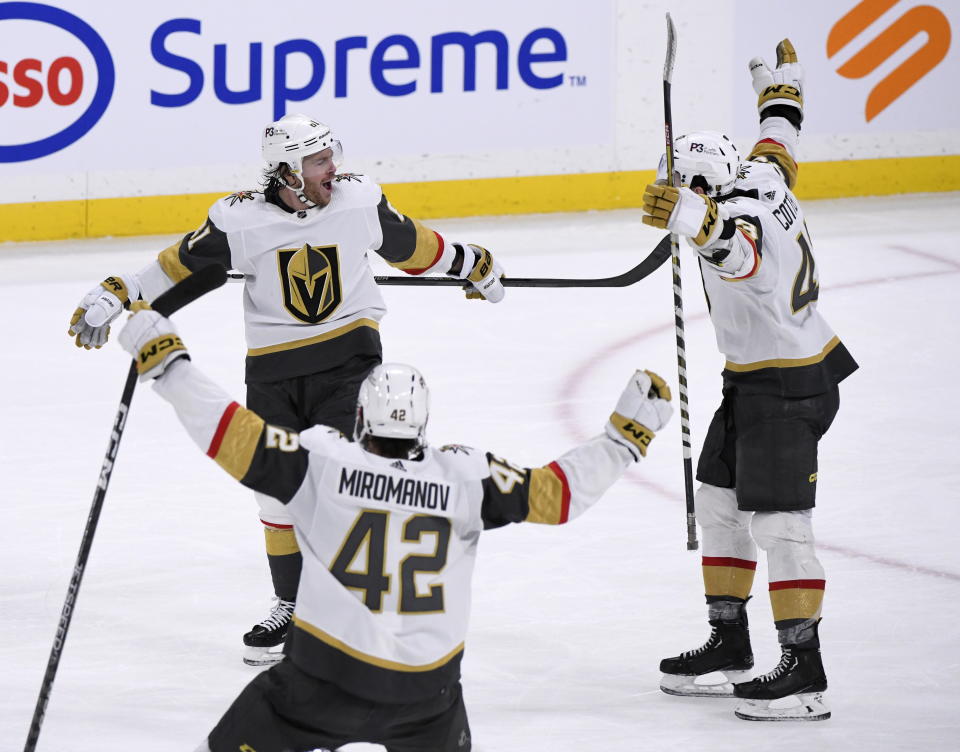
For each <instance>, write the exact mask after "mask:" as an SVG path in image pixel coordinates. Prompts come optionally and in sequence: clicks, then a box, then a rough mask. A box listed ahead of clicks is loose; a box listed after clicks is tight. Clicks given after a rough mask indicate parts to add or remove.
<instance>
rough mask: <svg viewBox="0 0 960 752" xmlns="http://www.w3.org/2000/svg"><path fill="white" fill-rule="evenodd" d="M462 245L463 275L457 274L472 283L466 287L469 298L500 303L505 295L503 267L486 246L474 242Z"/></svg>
mask: <svg viewBox="0 0 960 752" xmlns="http://www.w3.org/2000/svg"><path fill="white" fill-rule="evenodd" d="M462 247H463V252H464V257H465V258H464V263H463V267H462V268H463V272H462V276H460V275H457V276H460V278H461V279H463V280H466V281H467V282H469V283H470V284H468V285H467V286H466V287H465V288H464V289H465V290H466V291H467V298H468V299H470V300H484V299H485V300H489V301H490V302H491V303H499V302H500V301H501V300H503V295H504V289H503V283H502V282H501V281H500V278H501V277H502V276H503V268H502V267H501V266H500V264H499V263H497V262H496V261H495V260H494V258H493V254H492V253H490V251H488V250H487V249H486V248H482V247H481V246H479V245H473V244H472V243H465V244H464V245H463V246H462ZM471 255H472V259H471Z"/></svg>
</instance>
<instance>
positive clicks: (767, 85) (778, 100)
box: [749, 39, 803, 120]
mask: <svg viewBox="0 0 960 752" xmlns="http://www.w3.org/2000/svg"><path fill="white" fill-rule="evenodd" d="M749 67H750V75H751V76H752V77H753V90H754V91H755V92H757V97H758V99H757V109H758V110H759V111H760V114H761V115H763V112H764V110H766V109H767V108H768V107H773V106H774V105H786V106H788V107H793V108H796V110H798V111H799V113H800V119H801V120H802V119H803V66H802V65H800V63H799V62H797V52H796V50H794V49H793V44H792V43H791V42H790V40H789V39H784V40H783V41H782V42H780V44H778V45H777V67H776V68H775V69H774V70H770V68H769V67H768V66H767V63H766V61H765V60H764V59H763V58H762V57H755V58H753V60H751V61H750V63H749Z"/></svg>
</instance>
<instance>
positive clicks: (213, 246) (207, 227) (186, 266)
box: [157, 217, 231, 282]
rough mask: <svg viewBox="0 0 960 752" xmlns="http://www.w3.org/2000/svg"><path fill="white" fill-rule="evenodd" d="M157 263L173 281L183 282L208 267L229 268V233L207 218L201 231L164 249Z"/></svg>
mask: <svg viewBox="0 0 960 752" xmlns="http://www.w3.org/2000/svg"><path fill="white" fill-rule="evenodd" d="M157 261H158V262H159V263H160V268H161V269H163V271H164V273H165V274H166V275H167V276H168V277H170V279H172V280H173V281H174V282H180V281H182V280H183V279H185V278H186V277H189V276H190V275H191V274H192V273H193V272H195V271H197V270H199V269H202V268H203V267H204V266H208V265H209V264H220V265H221V266H222V267H224V268H225V269H230V268H231V260H230V243H229V242H228V241H227V234H226V233H225V232H223V230H221V229H220V228H219V227H217V226H216V225H215V224H214V223H213V222H212V221H211V220H210V218H209V217H207V220H206V222H204V223H203V224H202V225H201V226H200V228H199V229H197V230H195V231H194V232H191V233H190V234H188V235H184V236H183V238H182V239H181V240H179V241H178V242H176V243H174V244H173V245H171V246H170V247H169V248H165V249H164V250H162V251H161V252H160V255H159V256H157Z"/></svg>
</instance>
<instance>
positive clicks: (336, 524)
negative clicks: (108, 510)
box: [155, 361, 632, 702]
mask: <svg viewBox="0 0 960 752" xmlns="http://www.w3.org/2000/svg"><path fill="white" fill-rule="evenodd" d="M155 389H156V390H157V392H158V393H159V394H160V395H161V396H163V397H164V399H166V400H167V401H169V402H170V403H172V404H173V406H174V407H175V408H176V410H177V413H178V415H179V417H180V420H181V421H182V422H183V423H184V425H185V427H186V428H187V430H188V432H189V433H190V435H191V437H192V438H193V439H194V440H195V441H196V442H197V444H198V445H199V446H200V447H201V448H202V449H203V450H205V451H206V452H207V454H208V455H209V456H210V457H212V458H213V459H215V460H216V461H217V463H219V464H220V465H221V466H222V467H223V468H224V469H226V470H227V471H228V472H229V473H230V474H231V475H232V476H233V477H234V478H236V479H238V480H240V481H241V482H242V483H243V484H244V485H246V486H248V487H250V488H253V489H255V490H258V491H261V492H263V493H266V494H269V495H271V496H273V497H275V498H277V499H279V500H280V501H281V502H283V503H284V504H286V505H287V508H288V510H289V511H290V514H291V516H292V518H293V520H294V527H295V530H296V534H297V540H298V542H299V545H300V550H301V553H302V555H303V569H302V574H301V580H300V589H299V592H298V596H297V605H296V612H295V614H294V620H293V623H294V627H293V628H292V629H291V634H290V636H288V638H287V643H286V647H285V650H286V652H287V654H288V655H289V657H290V658H291V660H293V661H294V662H295V663H296V664H297V665H298V666H299V667H300V668H302V669H303V670H304V671H306V672H307V673H310V674H312V675H314V676H317V677H320V678H322V679H325V680H327V681H330V682H333V683H335V684H337V685H338V686H340V687H342V688H343V689H344V690H346V691H348V692H350V693H352V694H355V695H358V696H360V697H366V698H369V699H372V700H376V701H379V702H411V701H415V700H417V699H420V698H426V697H430V696H435V695H436V694H437V693H438V692H440V690H441V689H442V688H444V687H446V686H448V685H449V684H450V683H451V682H453V681H456V680H457V679H458V678H459V675H460V660H461V657H462V655H463V649H464V638H465V636H466V632H467V623H468V619H469V613H470V600H471V578H472V575H473V565H474V559H475V557H476V553H477V542H478V539H479V536H480V533H481V531H483V530H484V529H489V528H494V527H500V526H502V525H506V524H507V523H510V522H522V521H528V522H539V523H547V524H562V523H564V522H566V521H567V520H569V519H573V518H574V517H576V516H577V515H579V514H581V513H582V512H584V511H585V510H586V509H587V508H589V507H590V506H591V505H592V504H593V503H594V502H596V501H597V500H598V499H599V498H600V496H601V495H602V494H603V492H604V491H606V489H607V488H608V487H609V486H610V485H611V484H612V483H613V482H614V481H615V480H616V479H617V478H619V477H620V475H621V474H622V473H623V471H624V470H625V469H626V468H627V467H628V466H629V465H631V464H632V457H631V455H630V452H629V451H628V450H627V449H626V448H624V447H623V446H622V445H620V444H617V443H616V442H614V441H613V440H611V439H609V438H607V437H606V435H601V436H598V437H596V438H594V439H592V440H590V441H587V442H585V443H583V444H581V445H579V446H577V447H576V448H574V449H573V450H571V451H570V452H568V453H566V454H565V455H563V456H562V457H560V458H559V459H558V460H557V461H556V462H552V463H550V464H549V465H547V466H545V467H541V468H535V469H529V468H525V467H519V466H516V465H513V464H511V463H509V462H507V461H506V460H504V459H501V458H499V457H496V456H494V455H492V454H489V453H486V452H483V451H480V450H476V449H472V448H469V447H464V446H460V445H449V446H444V447H441V448H439V449H435V448H433V447H428V448H427V449H426V450H425V453H424V456H423V458H422V459H420V460H417V461H413V460H397V459H386V458H383V457H380V456H378V455H374V454H370V453H368V452H365V451H364V450H363V449H362V448H361V447H360V446H359V445H358V444H355V443H351V442H349V441H347V440H346V439H345V438H343V437H342V436H341V435H340V434H339V433H338V432H336V431H334V430H332V429H329V428H326V427H323V426H318V427H315V428H312V429H310V430H308V431H305V432H303V433H302V434H296V433H293V432H290V431H288V430H285V429H281V428H278V427H275V426H271V425H265V424H264V422H263V420H261V419H260V418H259V416H257V415H256V414H255V413H253V412H251V411H250V410H247V409H246V408H243V407H240V406H239V405H237V403H235V402H232V401H231V400H230V398H229V397H228V396H227V395H226V394H225V393H224V392H223V391H222V390H221V389H220V388H219V387H218V386H217V385H215V384H213V383H212V382H211V381H210V380H209V379H207V378H206V377H205V376H204V375H203V374H202V373H201V372H200V371H199V370H198V369H196V368H195V367H194V366H193V364H192V363H189V362H187V361H182V362H180V363H177V364H175V365H174V366H173V367H172V368H171V369H170V370H169V371H168V373H166V374H165V375H164V376H163V378H162V379H160V380H159V381H158V382H157V383H156V385H155Z"/></svg>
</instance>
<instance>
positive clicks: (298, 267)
mask: <svg viewBox="0 0 960 752" xmlns="http://www.w3.org/2000/svg"><path fill="white" fill-rule="evenodd" d="M262 155H263V158H264V160H266V162H267V166H266V170H265V172H264V187H263V190H262V191H238V192H237V193H234V194H231V195H230V196H227V197H226V198H223V199H221V200H219V201H217V202H216V203H215V204H214V205H213V206H212V207H211V208H210V211H209V215H208V217H207V219H206V220H205V221H204V223H203V224H202V225H201V226H200V227H199V228H198V229H197V230H196V231H194V232H192V233H190V234H189V235H186V236H185V237H184V238H182V239H181V240H178V241H177V242H176V243H174V244H173V245H172V246H170V247H169V248H167V249H166V250H164V251H163V252H162V253H160V254H159V257H158V258H157V260H156V261H154V262H153V263H151V264H149V265H147V266H146V267H145V268H143V269H141V270H139V271H137V272H134V273H128V274H119V275H114V276H111V277H108V278H107V279H106V280H105V281H104V282H102V283H101V284H99V285H97V286H96V287H95V288H93V290H91V291H90V292H89V293H87V295H85V296H84V297H83V299H82V300H81V301H80V304H79V306H78V307H77V309H76V311H75V312H74V314H73V317H72V319H71V322H70V334H71V336H74V337H75V338H76V344H77V346H82V347H86V348H88V349H89V348H91V347H92V348H98V347H100V346H101V345H103V343H104V342H105V341H106V339H107V335H108V333H109V331H110V323H111V322H112V321H113V320H114V319H115V318H116V317H117V316H118V315H119V314H120V312H121V311H122V310H123V309H124V308H125V307H128V306H129V305H130V303H131V301H136V300H139V299H143V300H147V301H150V300H153V299H155V298H156V296H157V295H159V294H160V293H162V292H164V291H165V290H167V289H169V288H170V287H171V286H172V285H173V284H174V283H176V282H179V281H180V280H182V279H183V278H184V277H186V276H188V275H189V274H191V273H192V272H193V271H196V270H197V269H199V268H200V267H202V266H204V265H207V264H221V265H223V266H225V267H226V268H228V269H230V268H233V269H237V270H239V271H241V272H243V274H244V296H243V307H244V324H245V328H246V339H247V348H248V349H247V358H246V383H247V400H246V401H247V404H248V405H249V406H250V407H251V408H252V409H255V410H256V411H257V412H258V413H259V414H260V415H262V416H264V417H265V418H266V419H267V420H269V421H272V422H275V423H279V424H282V425H285V426H288V427H291V428H294V429H298V430H300V429H305V428H308V427H310V426H312V425H315V424H317V423H322V424H325V425H330V426H333V427H335V428H337V429H339V430H341V431H343V432H345V433H347V434H349V432H350V430H351V428H352V424H353V413H354V407H355V404H356V398H357V389H358V387H359V384H360V382H361V380H362V379H363V378H364V377H365V376H366V374H367V373H368V372H369V371H370V369H371V368H373V367H374V366H375V365H377V364H378V363H379V362H380V360H381V352H382V351H381V346H380V335H379V331H378V328H379V322H380V320H381V318H382V317H383V315H384V314H385V313H386V307H385V305H384V302H383V298H382V296H381V295H380V292H379V289H378V288H377V285H376V282H375V281H374V276H373V272H372V270H371V268H370V264H369V262H368V259H367V253H368V252H369V251H373V252H375V253H377V254H378V255H380V256H381V257H382V258H384V259H385V260H386V261H387V262H388V263H390V264H391V265H393V266H395V267H397V268H398V269H401V270H403V271H404V272H406V273H408V274H414V275H421V274H434V273H438V274H445V275H449V276H452V277H456V278H458V279H462V280H463V281H464V284H465V285H466V287H467V289H468V295H467V297H476V298H480V297H482V298H485V299H486V300H489V301H491V302H494V303H496V302H498V301H500V300H501V299H502V298H503V295H504V289H503V285H502V284H501V282H500V277H501V276H502V273H503V272H502V269H501V268H500V266H499V264H497V263H496V262H495V261H494V260H493V258H492V256H491V254H490V252H489V251H487V250H486V249H484V248H481V247H479V246H475V245H470V244H464V243H457V242H451V241H450V240H448V239H447V238H444V237H443V236H442V235H441V234H440V233H438V232H436V231H434V230H432V229H431V228H429V227H427V226H426V225H424V224H422V223H420V222H418V221H417V220H415V219H413V218H411V217H407V216H405V215H403V214H401V213H400V212H398V211H397V210H396V209H395V208H394V207H393V206H392V205H391V204H390V202H389V201H388V200H387V198H386V196H385V195H384V193H383V191H382V190H381V189H380V186H379V185H377V184H376V183H375V182H373V181H372V180H370V179H369V178H367V177H365V176H363V175H354V174H350V173H338V172H337V168H338V166H339V165H340V163H341V161H342V149H341V146H340V142H339V141H338V140H337V139H336V138H335V136H334V134H333V132H332V131H331V129H330V128H329V127H328V126H327V125H325V124H323V123H321V122H319V121H316V120H313V119H312V118H309V117H306V116H305V115H288V116H286V117H284V118H282V119H280V120H278V121H277V122H275V123H271V124H269V125H268V126H266V128H264V130H263V134H262ZM257 498H258V501H259V502H260V519H261V521H262V523H263V526H264V537H265V542H266V549H267V560H268V562H269V565H270V572H271V578H272V580H273V587H274V592H275V595H276V598H275V601H274V606H273V609H272V610H271V613H270V615H269V616H268V617H267V618H266V619H264V620H263V621H262V622H260V623H259V624H257V625H255V626H254V627H253V629H251V630H250V631H249V632H247V633H246V634H245V635H244V637H243V642H244V644H245V645H246V652H245V654H244V660H245V661H246V662H247V663H250V664H252V665H263V664H267V663H270V662H275V661H277V660H279V659H280V653H279V650H278V648H279V646H280V645H281V644H282V642H283V639H284V636H285V635H286V632H287V629H288V627H289V624H290V618H291V615H292V613H293V607H294V599H295V595H296V592H297V583H298V581H299V578H300V562H301V556H300V550H299V547H298V544H297V540H296V537H295V535H294V532H293V525H292V520H291V519H290V517H289V514H288V513H287V511H286V508H285V507H284V506H283V505H281V504H279V503H277V502H276V501H275V500H273V499H271V498H269V497H268V496H264V495H261V494H258V496H257Z"/></svg>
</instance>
